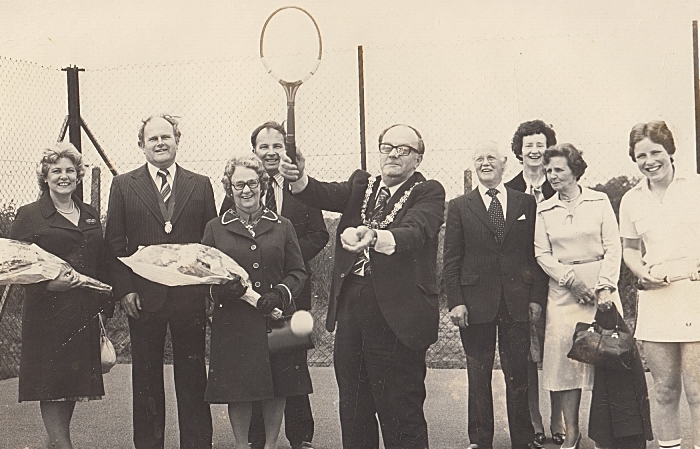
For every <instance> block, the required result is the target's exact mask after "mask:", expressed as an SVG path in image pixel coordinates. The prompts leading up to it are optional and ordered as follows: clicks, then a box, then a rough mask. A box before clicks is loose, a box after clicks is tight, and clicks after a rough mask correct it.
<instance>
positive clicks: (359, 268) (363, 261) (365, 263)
mask: <svg viewBox="0 0 700 449" xmlns="http://www.w3.org/2000/svg"><path fill="white" fill-rule="evenodd" d="M390 196H391V192H390V191H389V188H388V187H382V188H381V189H379V193H378V194H377V201H376V203H375V205H374V208H373V209H372V216H371V217H370V218H371V219H372V221H374V222H377V221H379V217H380V216H381V214H382V212H383V211H384V208H385V207H386V203H387V201H388V199H389V197H390ZM351 272H352V274H356V275H358V276H369V275H370V274H372V264H371V263H370V261H369V248H367V249H365V250H364V251H363V252H361V253H360V254H358V255H357V259H356V260H355V263H354V264H353V266H352V270H351Z"/></svg>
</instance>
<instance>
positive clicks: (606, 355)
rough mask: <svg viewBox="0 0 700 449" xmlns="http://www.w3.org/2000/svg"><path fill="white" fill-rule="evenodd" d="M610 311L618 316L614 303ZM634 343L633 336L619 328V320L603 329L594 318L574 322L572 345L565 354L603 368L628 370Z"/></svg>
mask: <svg viewBox="0 0 700 449" xmlns="http://www.w3.org/2000/svg"><path fill="white" fill-rule="evenodd" d="M611 311H615V313H616V315H617V317H618V318H619V316H620V315H619V313H617V312H616V307H615V305H614V304H613V308H612V309H611ZM634 345H635V342H634V337H633V336H632V334H630V333H629V332H623V331H622V330H620V326H619V322H618V324H616V325H615V329H603V328H602V327H601V326H600V325H599V324H598V323H597V322H596V321H595V320H594V321H593V322H592V323H576V329H575V330H574V336H573V345H572V346H571V350H570V351H569V353H568V354H567V355H566V356H567V357H568V358H570V359H572V360H577V361H579V362H583V363H588V364H591V365H595V366H597V367H601V368H605V369H612V370H628V369H630V368H632V357H633V355H634Z"/></svg>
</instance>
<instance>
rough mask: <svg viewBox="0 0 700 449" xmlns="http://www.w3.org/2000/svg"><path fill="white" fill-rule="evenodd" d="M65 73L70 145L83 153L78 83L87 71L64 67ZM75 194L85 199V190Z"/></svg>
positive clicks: (74, 67) (76, 67)
mask: <svg viewBox="0 0 700 449" xmlns="http://www.w3.org/2000/svg"><path fill="white" fill-rule="evenodd" d="M61 70H63V71H64V72H66V79H67V82H68V138H69V140H70V143H72V144H73V146H74V147H75V148H76V150H78V152H80V153H82V152H83V147H82V142H81V130H80V128H81V124H82V119H81V118H80V86H79V84H80V83H79V82H78V72H84V71H85V69H81V68H78V66H75V65H74V66H72V67H64V68H63V69H61ZM75 194H76V195H77V196H78V198H80V199H81V200H82V199H83V189H82V188H79V189H76V190H75Z"/></svg>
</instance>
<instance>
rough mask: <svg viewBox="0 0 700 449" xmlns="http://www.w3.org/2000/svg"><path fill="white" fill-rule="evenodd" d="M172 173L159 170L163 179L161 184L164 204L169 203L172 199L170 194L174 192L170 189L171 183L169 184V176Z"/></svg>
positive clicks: (159, 174)
mask: <svg viewBox="0 0 700 449" xmlns="http://www.w3.org/2000/svg"><path fill="white" fill-rule="evenodd" d="M169 174H170V172H168V170H165V169H160V170H158V176H159V177H160V179H161V183H160V196H161V197H162V198H163V202H164V203H167V202H168V199H170V194H171V193H172V190H171V189H170V183H169V182H168V175H169Z"/></svg>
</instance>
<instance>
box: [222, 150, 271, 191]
mask: <svg viewBox="0 0 700 449" xmlns="http://www.w3.org/2000/svg"><path fill="white" fill-rule="evenodd" d="M236 167H245V168H250V169H251V170H253V171H255V173H257V175H258V179H259V180H260V195H261V197H264V196H265V191H266V190H267V184H268V181H269V180H270V175H268V174H267V171H266V170H265V167H263V163H262V161H261V160H260V159H259V158H258V157H257V156H255V155H248V154H247V155H245V156H234V157H232V158H231V159H229V161H228V162H226V168H224V176H223V177H222V178H221V183H222V184H223V185H224V190H225V191H226V196H228V197H229V198H233V187H232V184H231V176H233V173H234V172H235V171H236Z"/></svg>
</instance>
